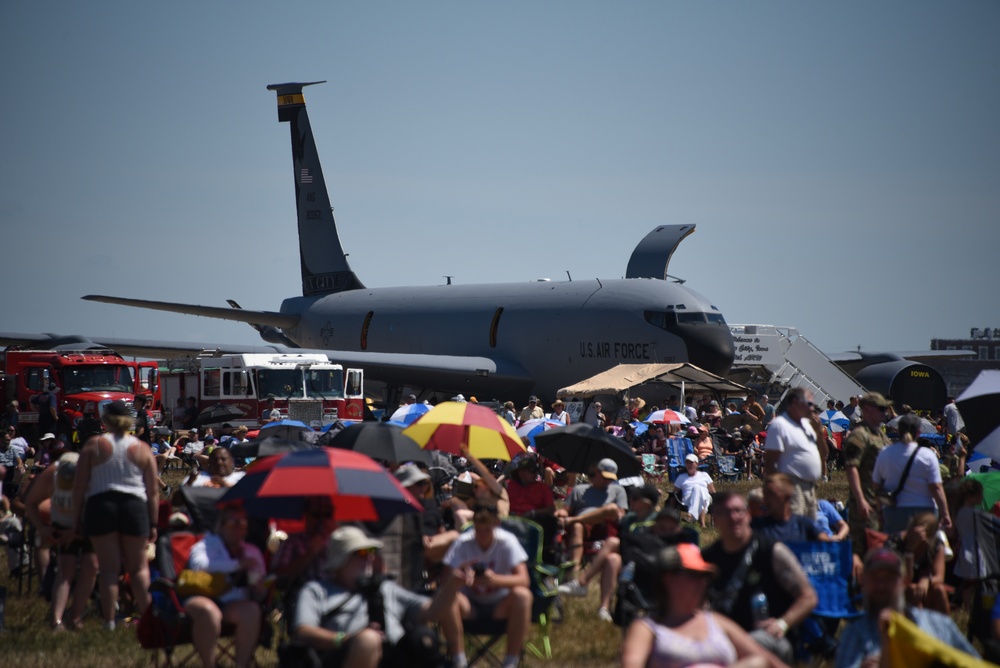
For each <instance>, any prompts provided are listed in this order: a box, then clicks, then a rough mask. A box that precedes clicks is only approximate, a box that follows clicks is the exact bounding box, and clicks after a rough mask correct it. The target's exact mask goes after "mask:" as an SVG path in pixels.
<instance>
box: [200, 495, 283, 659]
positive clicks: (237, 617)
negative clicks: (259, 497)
mask: <svg viewBox="0 0 1000 668" xmlns="http://www.w3.org/2000/svg"><path fill="white" fill-rule="evenodd" d="M246 535H247V516H246V512H244V510H243V509H242V508H239V507H235V506H229V507H228V508H225V509H223V510H222V511H221V512H220V513H219V518H218V524H217V528H216V531H215V533H209V534H205V537H204V538H202V539H201V540H200V541H198V542H197V543H195V544H194V547H192V548H191V555H190V556H189V557H188V568H190V569H191V570H192V571H202V572H206V573H226V574H227V575H228V578H227V579H228V581H229V585H230V588H229V589H228V590H227V591H225V592H224V593H223V594H221V595H219V596H217V597H215V598H209V597H208V596H191V597H190V598H188V599H187V600H185V601H184V612H185V613H186V614H187V616H188V617H189V618H190V619H191V641H192V643H193V644H194V648H195V651H197V652H198V656H199V657H201V661H202V663H203V664H204V665H206V666H214V665H215V654H216V649H217V645H218V643H219V637H220V636H221V635H222V623H223V622H226V623H228V624H232V625H233V626H235V627H236V631H235V638H236V666H237V667H238V668H239V667H240V666H249V665H250V662H251V661H252V660H253V653H254V650H255V649H256V647H257V639H258V638H259V637H260V625H261V608H260V604H259V603H257V601H256V600H255V598H258V597H260V596H261V594H262V592H263V588H264V585H263V582H262V581H263V578H264V573H265V571H266V567H265V566H264V556H263V555H262V554H261V552H260V550H258V549H257V548H256V547H255V546H253V545H251V544H250V543H247V542H244V538H246Z"/></svg>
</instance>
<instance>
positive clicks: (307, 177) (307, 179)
mask: <svg viewBox="0 0 1000 668" xmlns="http://www.w3.org/2000/svg"><path fill="white" fill-rule="evenodd" d="M312 182H313V177H312V175H311V174H309V170H308V169H305V168H303V169H301V170H300V171H299V183H312Z"/></svg>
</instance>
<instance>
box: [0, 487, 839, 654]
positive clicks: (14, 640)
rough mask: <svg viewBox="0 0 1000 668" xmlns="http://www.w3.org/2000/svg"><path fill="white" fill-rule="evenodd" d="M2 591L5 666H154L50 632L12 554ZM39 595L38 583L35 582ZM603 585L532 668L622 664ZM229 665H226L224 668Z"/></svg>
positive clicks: (834, 493) (94, 638) (106, 636)
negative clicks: (23, 587) (22, 590)
mask: <svg viewBox="0 0 1000 668" xmlns="http://www.w3.org/2000/svg"><path fill="white" fill-rule="evenodd" d="M166 475H168V476H170V478H168V482H171V483H174V484H176V480H174V479H175V478H177V476H179V475H180V474H179V473H178V472H174V471H168V472H167V474H166ZM755 484H757V483H749V482H745V481H743V482H738V483H734V484H732V485H726V484H722V483H720V484H719V485H717V488H719V489H722V488H727V489H737V490H739V491H742V492H746V491H747V490H749V489H750V488H751V486H753V485H755ZM819 494H820V495H821V496H822V497H824V498H838V499H846V498H847V482H846V479H845V477H844V474H843V473H834V475H833V479H832V480H831V482H829V483H824V484H822V485H821V486H820V489H819ZM715 538H716V533H715V531H714V529H713V528H712V527H709V528H708V529H707V530H706V531H705V532H703V534H702V544H703V545H708V544H710V543H712V542H713V541H714V540H715ZM0 562H2V563H0V574H2V575H0V586H3V587H7V590H8V594H7V606H6V615H5V630H4V632H3V635H2V636H0V652H2V656H3V662H4V664H5V665H16V666H19V667H22V668H36V667H39V668H40V667H49V666H85V667H94V668H105V667H106V668H112V667H114V668H125V667H126V666H141V665H147V664H149V663H150V655H149V653H147V652H145V651H144V650H142V649H141V648H140V647H139V644H138V642H137V641H136V638H135V630H134V628H130V627H123V626H119V628H118V629H117V630H115V631H113V632H108V631H104V630H102V629H101V628H100V623H99V621H98V619H97V617H96V614H91V615H89V616H88V618H87V620H86V623H85V628H84V630H82V631H78V632H63V633H59V634H54V633H53V632H52V631H51V630H50V623H49V606H48V604H47V603H46V602H45V600H44V599H42V598H41V597H40V596H38V595H37V594H30V595H24V596H18V594H17V586H18V583H17V580H11V579H10V578H9V577H8V576H7V573H8V569H7V567H6V553H5V551H4V556H3V557H0ZM34 589H35V591H36V592H37V589H38V580H37V579H36V580H35V582H34ZM597 602H598V595H597V585H596V584H595V585H593V586H592V587H591V588H590V593H589V595H588V597H587V598H582V599H574V598H569V599H565V611H564V618H563V620H562V621H561V622H560V623H558V624H556V625H555V627H554V629H553V632H552V648H553V660H552V661H551V662H542V661H539V660H537V659H534V658H533V657H530V656H529V657H528V658H527V659H526V661H525V663H527V664H529V665H547V666H553V667H555V666H611V665H615V664H616V663H617V662H618V659H619V654H620V645H621V638H622V635H621V629H619V628H618V627H616V626H614V625H613V624H610V623H607V622H602V621H600V620H598V619H597ZM257 660H258V664H259V665H261V666H273V665H276V664H277V657H276V655H275V653H274V652H272V651H269V650H265V649H263V648H262V649H260V650H259V651H258V655H257ZM223 665H225V664H223Z"/></svg>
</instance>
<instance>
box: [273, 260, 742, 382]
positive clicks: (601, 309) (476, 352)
mask: <svg viewBox="0 0 1000 668" xmlns="http://www.w3.org/2000/svg"><path fill="white" fill-rule="evenodd" d="M281 311H282V312H283V313H289V314H296V315H299V316H300V321H299V324H298V326H296V327H294V328H290V329H285V330H284V333H285V334H286V335H287V336H288V337H289V338H290V339H291V340H292V341H294V342H295V343H297V344H298V345H300V346H301V347H303V348H324V349H331V350H348V351H359V352H361V351H368V352H392V353H402V352H405V353H411V354H428V355H469V356H480V355H483V354H484V352H486V351H489V352H488V354H489V357H491V358H492V359H494V360H496V361H497V366H498V368H497V374H498V375H500V376H504V375H505V372H508V371H509V372H511V374H512V375H517V376H519V377H520V378H522V379H523V378H524V376H525V375H527V376H528V377H530V378H533V379H535V385H534V387H533V388H530V389H531V391H534V392H536V393H539V394H543V395H546V396H549V397H551V396H554V393H555V391H556V390H558V389H559V388H561V387H564V386H567V385H570V384H572V383H574V382H577V381H579V380H582V379H584V378H587V377H589V376H591V375H594V374H596V373H600V372H601V371H604V370H606V369H608V368H609V367H611V366H614V365H615V364H618V363H630V364H636V363H644V362H650V363H652V362H666V363H669V362H678V361H689V362H692V363H693V364H696V365H698V366H701V367H703V368H705V369H707V370H709V371H712V372H713V373H717V374H720V375H724V374H726V373H727V372H728V371H729V367H730V365H731V364H732V359H733V342H732V336H731V334H730V331H729V328H728V327H727V326H726V324H725V322H724V320H723V319H722V315H721V313H719V311H718V309H716V308H715V307H714V306H712V305H711V304H710V303H708V302H707V301H706V300H705V299H704V298H703V297H701V296H700V295H698V294H697V293H695V292H693V291H692V290H689V289H687V288H685V287H683V286H681V285H679V284H676V283H669V282H666V281H662V280H656V279H613V280H577V281H563V282H550V281H539V282H532V283H505V284H488V285H441V286H419V287H392V288H361V289H356V290H350V291H346V292H338V293H334V294H329V295H326V296H323V297H318V298H311V297H295V298H291V299H287V300H285V301H284V302H283V303H282V306H281ZM501 386H502V384H501ZM510 389H511V390H512V391H513V390H515V389H518V390H520V389H523V387H517V388H515V387H511V388H510Z"/></svg>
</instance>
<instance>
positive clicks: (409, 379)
mask: <svg viewBox="0 0 1000 668" xmlns="http://www.w3.org/2000/svg"><path fill="white" fill-rule="evenodd" d="M221 310H222V311H224V312H226V313H230V312H234V313H240V311H230V310H229V309H221ZM0 345H3V346H20V347H31V348H38V349H44V350H87V349H91V348H110V349H112V350H114V351H116V352H118V353H119V354H121V355H126V356H134V357H147V358H150V359H165V358H170V357H184V356H195V357H196V356H198V355H200V354H202V353H203V352H204V351H213V352H217V353H219V354H236V353H274V354H276V355H277V354H287V353H292V354H294V353H300V354H320V355H326V356H327V357H329V358H330V361H331V362H334V363H336V364H341V365H343V366H344V367H345V368H347V367H357V368H361V369H364V372H365V376H366V377H367V378H369V379H371V380H379V381H382V382H385V383H390V384H397V385H411V386H420V387H432V388H435V389H440V390H452V391H455V392H463V391H467V390H468V388H469V386H470V384H471V385H472V386H474V387H477V388H485V389H490V388H495V390H496V392H498V393H502V392H527V391H530V389H531V387H532V386H533V385H534V379H532V378H531V377H530V376H529V375H528V374H527V372H526V371H525V370H524V369H523V368H521V367H520V366H518V365H515V364H511V363H508V362H505V361H504V360H493V359H490V358H488V357H473V356H461V355H418V354H413V353H377V352H361V351H341V350H318V349H307V348H292V347H289V346H282V345H277V344H268V343H263V342H262V343H256V344H247V343H235V344H234V343H229V344H226V343H218V342H193V341H191V342H185V341H157V340H149V339H123V338H115V337H90V336H83V335H79V334H69V335H63V334H50V333H17V332H0ZM418 379H419V382H414V381H416V380H418Z"/></svg>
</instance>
